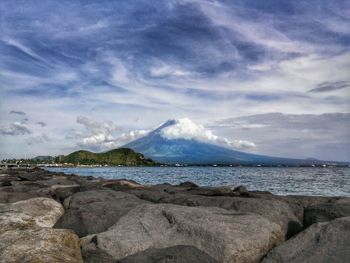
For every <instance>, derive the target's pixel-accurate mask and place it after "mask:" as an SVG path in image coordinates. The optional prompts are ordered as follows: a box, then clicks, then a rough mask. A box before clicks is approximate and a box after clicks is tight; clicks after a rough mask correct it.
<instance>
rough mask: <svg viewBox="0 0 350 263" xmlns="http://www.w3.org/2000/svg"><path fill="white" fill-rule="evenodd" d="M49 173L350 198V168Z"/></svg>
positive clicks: (69, 170)
mask: <svg viewBox="0 0 350 263" xmlns="http://www.w3.org/2000/svg"><path fill="white" fill-rule="evenodd" d="M46 169H47V170H50V171H56V172H57V171H59V172H64V173H67V174H71V173H75V174H78V175H81V176H94V177H102V178H105V179H122V178H125V179H131V180H134V181H136V182H138V183H141V184H162V183H169V184H179V183H181V182H185V181H191V182H193V183H195V184H198V185H201V186H230V187H236V186H239V185H244V186H245V187H246V188H247V189H248V190H259V191H269V192H271V193H273V194H278V195H315V196H348V197H350V168H340V167H326V168H324V167H307V168H297V167H279V168H276V167H274V168H270V167H69V168H62V167H57V168H56V167H50V168H46Z"/></svg>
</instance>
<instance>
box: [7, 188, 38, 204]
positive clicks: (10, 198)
mask: <svg viewBox="0 0 350 263" xmlns="http://www.w3.org/2000/svg"><path fill="white" fill-rule="evenodd" d="M34 197H40V194H35V193H28V192H6V191H3V189H1V191H0V203H14V202H18V201H21V200H27V199H30V198H34Z"/></svg>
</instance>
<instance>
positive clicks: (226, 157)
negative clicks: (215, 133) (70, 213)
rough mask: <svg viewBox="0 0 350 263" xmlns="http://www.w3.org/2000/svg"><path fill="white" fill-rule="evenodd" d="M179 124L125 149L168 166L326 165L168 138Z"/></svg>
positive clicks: (150, 135)
mask: <svg viewBox="0 0 350 263" xmlns="http://www.w3.org/2000/svg"><path fill="white" fill-rule="evenodd" d="M175 124H176V121H175V120H169V121H167V122H166V123H164V124H163V125H162V126H160V127H159V128H157V129H155V130H154V131H152V132H150V133H149V134H148V135H146V136H144V137H142V138H139V139H137V140H135V141H133V142H130V143H128V144H126V145H125V146H124V147H127V148H130V149H133V150H135V151H137V152H140V153H142V154H144V155H145V156H147V157H149V158H152V159H153V160H155V161H157V162H161V163H167V164H174V163H182V164H225V165H228V164H232V165H257V164H264V165H282V164H283V165H304V164H305V165H306V164H321V163H323V162H321V161H317V160H312V161H310V160H303V159H290V158H279V157H270V156H264V155H257V154H250V153H245V152H240V151H236V150H232V149H229V148H226V147H221V146H218V145H214V144H209V143H204V142H200V141H197V140H195V139H166V138H164V137H163V136H162V130H163V129H165V128H167V127H170V126H172V125H175Z"/></svg>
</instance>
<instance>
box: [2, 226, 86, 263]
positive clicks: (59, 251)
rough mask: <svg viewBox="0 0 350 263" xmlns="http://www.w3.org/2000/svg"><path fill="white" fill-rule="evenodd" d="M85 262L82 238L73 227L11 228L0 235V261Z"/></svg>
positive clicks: (4, 262) (14, 262)
mask: <svg viewBox="0 0 350 263" xmlns="http://www.w3.org/2000/svg"><path fill="white" fill-rule="evenodd" d="M17 262H28V263H39V262H40V263H61V262H70V263H82V262H83V261H82V257H81V252H80V247H79V238H78V237H77V236H76V235H75V234H74V233H73V232H72V231H70V230H66V229H52V228H38V229H27V230H20V229H16V230H10V231H7V232H5V233H3V234H1V235H0V263H17Z"/></svg>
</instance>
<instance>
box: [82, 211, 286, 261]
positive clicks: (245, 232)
mask: <svg viewBox="0 0 350 263" xmlns="http://www.w3.org/2000/svg"><path fill="white" fill-rule="evenodd" d="M282 240H283V233H282V231H281V227H280V226H279V225H278V224H275V223H273V222H270V221H269V220H267V219H266V218H264V217H262V216H259V215H255V214H247V213H240V212H234V211H227V210H225V209H220V208H215V207H186V206H178V205H172V204H156V205H155V204H144V205H139V206H137V207H136V208H134V209H133V210H131V211H130V212H129V213H128V214H126V215H125V216H124V217H122V218H120V219H119V221H118V222H117V223H116V224H115V225H113V226H112V227H110V228H109V229H108V230H107V231H105V232H102V233H100V234H97V235H90V236H87V237H84V238H82V239H81V246H82V252H83V254H87V253H89V254H102V255H106V254H108V255H110V256H111V257H113V258H114V259H116V260H121V259H123V258H125V257H127V256H130V255H133V254H136V253H139V252H142V251H145V250H147V249H150V248H155V249H162V248H166V247H173V246H178V245H185V246H194V247H196V248H197V249H199V250H202V251H205V252H206V253H207V254H208V255H210V256H211V257H212V258H214V259H215V260H217V261H218V262H240V263H246V262H258V261H259V260H260V258H261V257H262V256H263V255H265V254H266V253H267V252H268V251H269V250H270V249H271V248H272V247H274V246H275V245H277V244H279V243H280V242H281V241H282ZM180 262H181V261H180Z"/></svg>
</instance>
